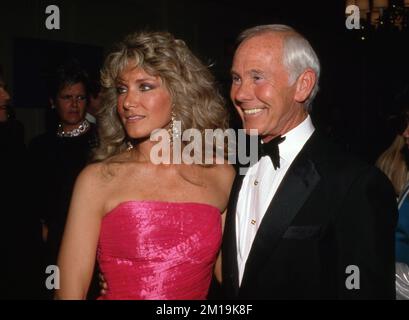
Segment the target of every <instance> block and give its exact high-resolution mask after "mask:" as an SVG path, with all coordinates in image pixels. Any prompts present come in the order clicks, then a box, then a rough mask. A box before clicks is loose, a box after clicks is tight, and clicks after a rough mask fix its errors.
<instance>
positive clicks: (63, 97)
mask: <svg viewBox="0 0 409 320" xmlns="http://www.w3.org/2000/svg"><path fill="white" fill-rule="evenodd" d="M61 99H63V100H70V99H71V96H61Z"/></svg>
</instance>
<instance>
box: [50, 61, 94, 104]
mask: <svg viewBox="0 0 409 320" xmlns="http://www.w3.org/2000/svg"><path fill="white" fill-rule="evenodd" d="M76 83H82V84H83V85H84V87H85V90H86V92H87V93H88V90H89V80H88V74H87V72H86V71H85V69H84V68H82V67H81V66H80V64H79V63H78V62H77V61H75V60H74V61H69V62H67V63H65V64H63V65H61V66H60V67H58V69H57V70H56V72H55V74H54V76H53V77H52V79H51V83H50V86H49V89H50V91H49V95H50V97H52V98H54V99H55V98H56V97H57V94H58V92H60V91H61V90H62V89H63V88H64V87H66V86H69V85H73V84H76Z"/></svg>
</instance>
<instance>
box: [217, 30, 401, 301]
mask: <svg viewBox="0 0 409 320" xmlns="http://www.w3.org/2000/svg"><path fill="white" fill-rule="evenodd" d="M319 74H320V65H319V61H318V58H317V56H316V54H315V52H314V50H313V49H312V48H311V46H310V44H309V43H308V41H307V40H306V39H304V38H303V37H302V36H301V35H300V34H298V33H297V32H296V31H294V30H293V29H292V28H290V27H288V26H283V25H266V26H258V27H254V28H251V29H249V30H246V31H244V32H243V33H242V34H241V36H240V37H239V46H238V48H237V51H236V53H235V56H234V59H233V66H232V87H231V98H232V101H233V103H234V105H235V108H236V109H237V111H238V113H239V115H240V117H241V119H242V121H243V126H244V128H245V129H246V130H249V129H258V134H259V137H260V138H261V139H262V140H263V143H264V144H263V145H262V149H263V150H264V151H263V152H262V153H261V155H262V157H261V158H260V159H259V161H258V162H257V163H256V164H255V165H253V166H251V167H250V168H249V170H248V171H247V173H246V175H245V176H240V175H237V177H236V181H235V183H234V185H233V189H232V193H231V198H230V202H229V210H228V214H227V217H226V226H225V230H224V238H223V246H222V270H223V272H222V278H223V280H222V287H223V289H224V292H225V294H226V297H227V298H233V299H378V298H379V299H383V298H386V299H389V298H390V299H392V298H394V293H395V289H394V227H395V221H396V203H395V198H394V193H393V188H392V186H391V185H390V183H389V182H388V181H387V179H386V177H385V176H383V175H382V174H381V173H380V172H379V171H378V170H377V169H375V168H373V167H370V166H368V165H366V164H364V163H362V162H360V161H358V160H356V159H354V158H353V157H351V156H349V155H347V154H344V153H343V152H341V151H340V150H338V149H337V148H336V147H335V146H333V145H332V144H331V143H330V142H329V141H327V140H326V139H325V137H323V136H321V135H320V134H319V133H317V132H315V129H314V126H313V124H312V122H311V119H310V116H309V115H308V111H309V110H310V106H311V103H312V101H313V99H314V96H315V95H316V93H317V91H318V79H319ZM268 150H273V151H268ZM278 154H279V156H278Z"/></svg>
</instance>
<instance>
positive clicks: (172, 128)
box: [168, 110, 180, 143]
mask: <svg viewBox="0 0 409 320" xmlns="http://www.w3.org/2000/svg"><path fill="white" fill-rule="evenodd" d="M170 115H171V120H170V124H169V129H168V134H169V142H170V143H173V141H174V140H175V139H179V137H180V131H179V128H178V127H177V125H176V123H175V122H176V121H177V120H176V114H175V111H173V110H172V113H171V114H170Z"/></svg>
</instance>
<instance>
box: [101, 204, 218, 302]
mask: <svg viewBox="0 0 409 320" xmlns="http://www.w3.org/2000/svg"><path fill="white" fill-rule="evenodd" d="M221 226H222V223H221V213H220V210H219V209H218V208H217V207H215V206H213V205H210V204H207V203H198V202H172V201H155V200H128V201H122V202H120V203H119V204H118V205H117V206H116V207H114V208H113V209H112V210H110V211H109V212H108V213H107V214H106V215H105V216H104V217H103V220H102V221H101V230H100V236H99V241H98V250H97V258H98V262H99V265H100V270H101V272H102V273H103V274H104V277H105V280H106V282H107V284H108V291H107V294H106V295H105V296H104V297H103V298H104V299H126V300H129V299H138V300H139V299H148V300H196V299H205V298H206V296H207V293H208V290H209V285H210V282H211V279H212V274H213V268H214V263H215V261H216V258H217V253H218V252H219V249H220V245H221V236H222V230H221Z"/></svg>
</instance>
